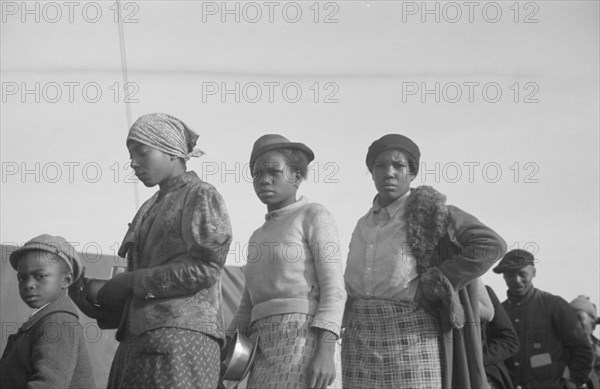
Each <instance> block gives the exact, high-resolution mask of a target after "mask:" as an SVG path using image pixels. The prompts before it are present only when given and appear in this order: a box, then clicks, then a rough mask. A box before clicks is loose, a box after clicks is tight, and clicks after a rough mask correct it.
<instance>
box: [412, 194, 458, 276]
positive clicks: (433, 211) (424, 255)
mask: <svg viewBox="0 0 600 389" xmlns="http://www.w3.org/2000/svg"><path fill="white" fill-rule="evenodd" d="M406 221H407V224H408V231H407V234H408V236H407V238H408V241H409V242H410V247H411V250H412V254H413V256H414V257H415V259H416V260H417V272H418V273H419V275H422V274H423V273H424V272H425V271H426V270H427V269H429V268H430V267H431V266H433V265H434V264H435V263H436V261H435V258H436V246H437V244H438V242H439V241H440V239H441V238H442V237H443V236H444V235H445V234H446V229H447V227H448V223H449V213H448V207H447V206H446V196H444V195H443V194H441V193H440V192H438V191H437V190H435V189H433V188H432V187H431V186H426V185H422V186H419V187H418V188H416V189H411V194H410V196H409V198H408V203H407V204H406Z"/></svg>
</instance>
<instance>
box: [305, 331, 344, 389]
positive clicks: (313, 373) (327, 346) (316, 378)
mask: <svg viewBox="0 0 600 389" xmlns="http://www.w3.org/2000/svg"><path fill="white" fill-rule="evenodd" d="M317 332H318V335H317V339H318V340H317V346H316V349H315V353H314V354H313V357H312V358H311V360H310V362H309V364H308V369H307V377H306V378H307V381H308V382H307V384H308V387H309V388H319V389H320V388H322V389H325V388H327V387H328V386H329V385H331V384H333V382H334V381H335V362H334V354H335V344H336V342H335V341H336V338H337V337H336V335H335V334H334V333H332V332H330V331H327V330H324V329H321V328H318V329H317Z"/></svg>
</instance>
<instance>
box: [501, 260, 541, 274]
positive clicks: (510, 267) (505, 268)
mask: <svg viewBox="0 0 600 389" xmlns="http://www.w3.org/2000/svg"><path fill="white" fill-rule="evenodd" d="M529 265H533V264H532V263H525V264H520V265H503V266H496V267H495V268H493V269H492V271H493V272H494V273H497V274H502V273H504V272H505V271H509V270H519V269H523V268H524V267H527V266H529Z"/></svg>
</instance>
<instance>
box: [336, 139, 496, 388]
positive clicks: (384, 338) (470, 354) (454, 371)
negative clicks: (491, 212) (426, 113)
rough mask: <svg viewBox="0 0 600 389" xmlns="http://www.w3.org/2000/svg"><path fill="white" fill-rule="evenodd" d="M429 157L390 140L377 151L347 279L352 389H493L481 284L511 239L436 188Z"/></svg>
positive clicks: (348, 384)
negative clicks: (423, 163)
mask: <svg viewBox="0 0 600 389" xmlns="http://www.w3.org/2000/svg"><path fill="white" fill-rule="evenodd" d="M420 156H421V154H420V151H419V148H418V147H417V145H416V144H415V143H414V142H413V141H412V140H410V139H409V138H407V137H405V136H403V135H399V134H389V135H386V136H384V137H382V138H380V139H378V140H376V141H375V142H373V144H372V145H371V146H370V147H369V150H368V153H367V167H368V169H369V172H371V174H372V176H373V181H374V183H375V188H376V189H377V192H378V194H377V196H376V197H375V199H374V201H373V204H372V207H371V209H370V210H369V211H368V212H367V214H366V215H365V216H363V217H362V218H361V219H360V220H359V221H358V223H357V226H356V229H355V230H354V233H353V234H352V240H351V242H350V252H349V254H348V261H347V265H346V272H345V275H344V278H345V282H346V291H347V293H348V304H347V305H346V312H345V314H344V315H345V320H344V322H345V324H346V325H345V332H344V336H343V340H342V370H343V384H344V388H413V389H417V388H428V389H434V388H438V389H440V388H444V389H449V388H486V387H487V382H486V378H485V373H484V370H483V361H482V346H481V334H480V309H479V289H478V287H479V283H478V282H474V281H476V280H477V278H478V277H479V276H481V275H482V274H483V273H485V272H486V271H487V270H488V269H489V268H490V267H491V266H492V265H493V263H494V262H495V261H497V260H499V259H500V258H502V256H503V254H504V252H505V251H506V243H505V242H504V240H503V239H502V238H501V237H500V236H499V235H498V234H496V233H495V232H494V231H492V230H491V229H490V228H488V227H486V226H485V225H484V224H483V223H481V222H480V221H479V220H477V219H476V218H475V217H473V216H471V215H469V214H468V213H466V212H464V211H462V210H460V209H458V208H456V207H453V206H449V205H446V196H444V195H442V194H441V193H439V192H437V191H436V190H435V189H433V188H431V187H429V186H420V187H418V188H416V189H411V188H410V184H411V182H412V181H413V180H414V179H415V177H416V174H417V172H418V169H419V159H420Z"/></svg>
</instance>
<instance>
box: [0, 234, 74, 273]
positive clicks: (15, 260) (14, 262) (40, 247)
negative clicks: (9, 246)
mask: <svg viewBox="0 0 600 389" xmlns="http://www.w3.org/2000/svg"><path fill="white" fill-rule="evenodd" d="M46 246H47V245H45V244H43V243H35V245H31V246H23V247H21V248H20V249H17V250H15V251H13V252H12V253H10V256H9V257H8V261H9V262H10V265H11V266H12V267H13V269H15V270H17V266H18V264H19V259H20V258H21V257H22V256H23V254H24V253H26V252H28V251H45V252H48V253H51V254H54V255H57V256H58V257H59V258H60V259H62V260H63V261H65V263H66V264H67V266H68V267H69V269H70V270H71V272H72V273H73V282H75V281H77V280H78V279H79V277H80V276H81V268H80V266H79V264H78V263H76V261H75V260H73V261H70V260H69V258H67V257H66V256H65V255H64V254H63V253H62V252H60V251H59V252H56V251H55V250H54V249H53V248H52V247H51V246H49V247H48V248H47V247H46Z"/></svg>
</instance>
